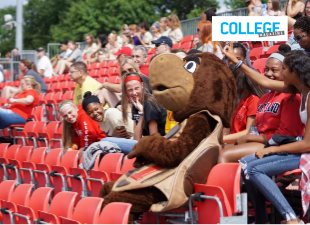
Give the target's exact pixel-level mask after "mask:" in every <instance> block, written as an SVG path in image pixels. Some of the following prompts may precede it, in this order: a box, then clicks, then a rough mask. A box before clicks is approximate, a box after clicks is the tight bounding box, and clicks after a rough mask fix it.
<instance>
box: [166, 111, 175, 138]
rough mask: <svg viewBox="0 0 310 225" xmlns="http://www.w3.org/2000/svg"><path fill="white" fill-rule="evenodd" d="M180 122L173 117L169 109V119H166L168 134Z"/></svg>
mask: <svg viewBox="0 0 310 225" xmlns="http://www.w3.org/2000/svg"><path fill="white" fill-rule="evenodd" d="M177 124H178V122H177V121H175V120H174V119H173V116H172V112H171V111H168V110H167V120H166V126H165V130H166V134H167V133H168V132H169V130H171V129H172V128H173V127H174V126H175V125H177Z"/></svg>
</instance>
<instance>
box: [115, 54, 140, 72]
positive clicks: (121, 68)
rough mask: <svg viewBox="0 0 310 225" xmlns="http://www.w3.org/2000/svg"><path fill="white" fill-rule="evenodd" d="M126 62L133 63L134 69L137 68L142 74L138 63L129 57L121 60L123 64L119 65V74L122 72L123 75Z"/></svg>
mask: <svg viewBox="0 0 310 225" xmlns="http://www.w3.org/2000/svg"><path fill="white" fill-rule="evenodd" d="M125 64H129V65H131V66H132V68H134V70H135V71H136V72H137V73H139V74H141V72H140V69H139V66H138V64H137V63H135V62H134V61H133V60H132V59H128V58H127V59H124V60H123V61H122V62H121V65H120V67H119V72H120V73H119V74H120V75H121V76H122V71H123V66H124V65H125Z"/></svg>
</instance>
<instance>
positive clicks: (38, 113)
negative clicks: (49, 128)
mask: <svg viewBox="0 0 310 225" xmlns="http://www.w3.org/2000/svg"><path fill="white" fill-rule="evenodd" d="M28 118H30V119H31V120H32V121H46V117H45V107H44V106H43V105H40V106H38V107H36V108H35V109H34V113H33V114H31V115H29V116H28Z"/></svg>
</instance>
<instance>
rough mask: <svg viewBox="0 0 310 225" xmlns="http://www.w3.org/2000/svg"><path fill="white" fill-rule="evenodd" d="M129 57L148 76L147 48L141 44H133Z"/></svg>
mask: <svg viewBox="0 0 310 225" xmlns="http://www.w3.org/2000/svg"><path fill="white" fill-rule="evenodd" d="M131 57H132V59H133V61H134V62H135V63H137V64H138V65H139V69H140V72H141V73H142V74H144V75H145V76H149V65H147V50H146V48H145V47H144V46H143V45H137V46H135V47H134V48H133V49H132V51H131Z"/></svg>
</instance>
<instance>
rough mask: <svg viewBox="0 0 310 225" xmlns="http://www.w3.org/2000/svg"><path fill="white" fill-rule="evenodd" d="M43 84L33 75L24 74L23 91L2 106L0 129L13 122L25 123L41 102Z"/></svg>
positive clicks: (0, 109)
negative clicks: (40, 95)
mask: <svg viewBox="0 0 310 225" xmlns="http://www.w3.org/2000/svg"><path fill="white" fill-rule="evenodd" d="M40 90H41V86H40V84H39V83H38V82H36V80H35V78H34V77H33V76H24V77H23V79H22V80H21V91H20V93H18V94H16V95H15V97H14V98H10V99H9V103H7V104H5V105H4V106H3V108H0V129H3V128H6V127H9V126H11V125H13V124H25V123H26V120H27V119H28V115H29V114H31V111H32V109H33V108H34V107H35V106H36V105H38V103H39V94H40Z"/></svg>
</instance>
